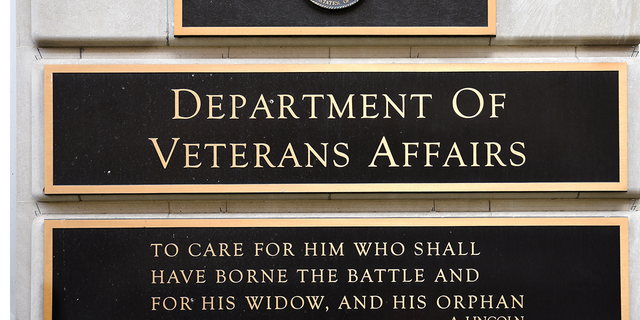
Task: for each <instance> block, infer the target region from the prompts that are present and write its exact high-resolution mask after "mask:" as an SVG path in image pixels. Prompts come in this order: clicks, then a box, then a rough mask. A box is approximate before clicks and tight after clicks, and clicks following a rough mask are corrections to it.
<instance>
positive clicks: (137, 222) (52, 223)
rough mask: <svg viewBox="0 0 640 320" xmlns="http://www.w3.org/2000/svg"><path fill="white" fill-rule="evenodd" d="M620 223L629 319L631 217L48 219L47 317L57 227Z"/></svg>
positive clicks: (624, 310) (624, 313) (623, 303)
mask: <svg viewBox="0 0 640 320" xmlns="http://www.w3.org/2000/svg"><path fill="white" fill-rule="evenodd" d="M473 226H479V227H484V226H488V227H489V226H508V227H511V226H618V227H620V309H621V313H620V314H621V318H620V319H621V320H629V221H628V218H626V217H616V218H359V219H358V218H356V219H147V220H142V219H111V220H45V221H44V307H43V316H44V317H43V318H44V320H51V318H52V311H53V229H67V228H69V229H71V228H73V229H77V228H194V227H198V228H202V227H204V228H230V227H262V228H267V227H284V228H306V227H473Z"/></svg>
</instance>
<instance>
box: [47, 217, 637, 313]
mask: <svg viewBox="0 0 640 320" xmlns="http://www.w3.org/2000/svg"><path fill="white" fill-rule="evenodd" d="M628 241H629V239H628V226H627V218H564V219H563V218H555V219H553V218H546V219H529V218H505V219H487V218H484V219H318V220H314V219H292V220H289V219H265V220H253V219H239V220H233V219H214V220H205V219H193V220H174V219H162V220H48V221H45V257H44V258H45V259H44V260H45V270H44V271H45V272H44V274H45V282H44V319H45V320H51V319H53V320H60V319H95V320H100V319H210V318H215V319H230V320H232V319H242V320H246V319H261V320H265V319H278V320H282V319H291V320H293V319H296V320H297V319H301V318H304V319H310V320H328V319H345V320H346V319H349V320H360V319H363V320H364V319H409V320H411V319H416V320H417V319H446V320H454V319H455V320H467V319H469V320H485V319H487V320H524V319H616V320H628V319H629V274H628V273H629V265H628V263H629V262H628Z"/></svg>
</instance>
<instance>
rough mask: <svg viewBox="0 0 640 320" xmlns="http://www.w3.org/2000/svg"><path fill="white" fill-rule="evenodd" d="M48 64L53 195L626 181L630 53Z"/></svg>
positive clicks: (538, 187) (526, 187)
mask: <svg viewBox="0 0 640 320" xmlns="http://www.w3.org/2000/svg"><path fill="white" fill-rule="evenodd" d="M46 70H47V71H46V79H47V82H48V86H47V100H46V101H47V107H46V112H47V114H46V125H47V127H46V135H47V139H46V140H45V141H46V177H45V178H46V190H45V192H46V193H48V194H54V193H180V192H201V193H202V192H223V193H226V192H370V191H373V192H398V191H581V190H591V191H594V190H609V191H611V190H626V173H627V169H626V165H627V164H626V112H627V111H626V73H625V72H626V69H625V65H624V64H586V65H581V64H559V65H553V64H546V65H444V66H442V65H440V66H433V65H416V66H412V65H405V66H395V65H386V66H381V65H371V66H292V65H290V66H287V65H285V66H281V65H278V66H47V68H46Z"/></svg>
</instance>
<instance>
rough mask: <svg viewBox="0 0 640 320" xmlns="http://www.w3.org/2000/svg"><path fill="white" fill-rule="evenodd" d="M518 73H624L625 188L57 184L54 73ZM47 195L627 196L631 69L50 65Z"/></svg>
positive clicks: (578, 65) (622, 171)
mask: <svg viewBox="0 0 640 320" xmlns="http://www.w3.org/2000/svg"><path fill="white" fill-rule="evenodd" d="M467 71H476V72H494V71H505V72H517V71H618V74H619V81H618V84H619V87H618V93H619V108H618V109H619V117H618V118H619V144H620V145H619V152H620V153H619V155H618V156H619V159H620V160H619V161H620V163H619V168H620V172H619V176H620V181H619V182H580V183H577V182H576V183H574V182H549V183H537V182H518V183H344V184H325V183H314V184H308V183H300V184H220V185H209V184H162V185H79V186H76V185H54V184H53V77H52V75H53V73H102V72H108V73H156V72H157V73H161V72H227V73H229V72H237V73H245V72H249V73H260V72H280V73H284V72H467ZM44 79H45V80H44V91H45V92H44V104H45V108H44V113H45V116H44V129H45V139H44V142H45V152H44V154H45V170H44V171H45V194H50V195H53V194H152V193H346V192H529V191H538V192H548V191H572V192H576V191H627V179H628V177H627V175H628V167H627V163H628V160H627V64H626V63H516V64H397V65H396V64H322V65H314V64H270V65H45V67H44Z"/></svg>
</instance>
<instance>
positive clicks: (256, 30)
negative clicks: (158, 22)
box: [173, 0, 496, 36]
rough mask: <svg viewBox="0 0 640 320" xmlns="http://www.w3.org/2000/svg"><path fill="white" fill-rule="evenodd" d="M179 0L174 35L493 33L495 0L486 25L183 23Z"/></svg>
mask: <svg viewBox="0 0 640 320" xmlns="http://www.w3.org/2000/svg"><path fill="white" fill-rule="evenodd" d="M182 1H183V0H174V2H173V9H174V10H173V20H174V29H173V34H174V35H176V36H454V35H455V36H465V35H467V36H495V35H496V0H487V4H488V12H487V13H488V14H487V16H488V17H487V21H488V25H487V26H486V27H298V26H293V27H184V26H183V22H182Z"/></svg>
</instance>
